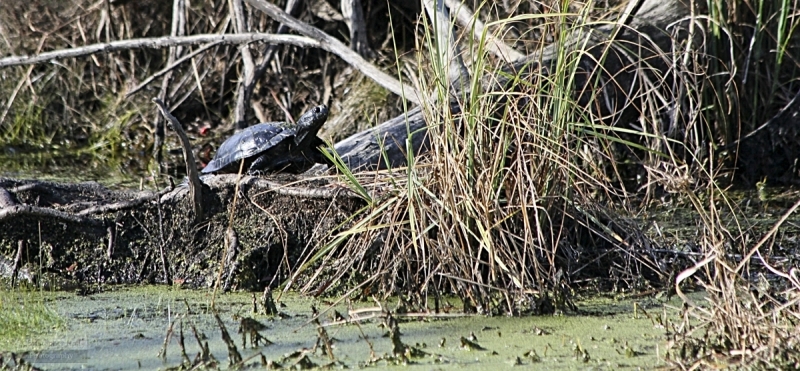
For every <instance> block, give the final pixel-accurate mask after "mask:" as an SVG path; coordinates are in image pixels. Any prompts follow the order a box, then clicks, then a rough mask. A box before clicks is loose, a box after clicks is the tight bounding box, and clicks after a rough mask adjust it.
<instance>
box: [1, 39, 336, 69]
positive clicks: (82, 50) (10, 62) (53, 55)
mask: <svg viewBox="0 0 800 371" xmlns="http://www.w3.org/2000/svg"><path fill="white" fill-rule="evenodd" d="M253 42H265V43H272V44H290V45H295V46H300V47H315V48H323V49H325V50H328V49H326V48H325V46H324V45H323V44H322V43H321V42H319V41H316V40H313V39H310V38H308V37H303V36H297V35H273V34H265V33H246V34H236V35H231V34H222V35H216V34H201V35H193V36H182V37H172V36H166V37H149V38H142V39H131V40H120V41H112V42H110V43H100V44H91V45H86V46H81V47H77V48H70V49H61V50H54V51H51V52H45V53H41V54H37V55H33V56H28V55H21V56H12V57H6V58H2V59H0V68H3V67H11V66H22V65H27V64H36V63H44V62H48V61H51V60H54V59H61V58H74V57H84V56H87V55H92V54H97V53H109V52H114V51H119V50H128V49H142V48H147V49H163V48H167V47H171V46H176V45H197V44H206V43H219V44H247V43H253ZM348 50H349V49H348ZM328 51H330V52H332V53H334V54H336V53H335V51H332V50H328Z"/></svg>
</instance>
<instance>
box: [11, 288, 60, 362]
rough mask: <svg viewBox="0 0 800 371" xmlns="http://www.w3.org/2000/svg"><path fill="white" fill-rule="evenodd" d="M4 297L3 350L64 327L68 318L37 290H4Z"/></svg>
mask: <svg viewBox="0 0 800 371" xmlns="http://www.w3.org/2000/svg"><path fill="white" fill-rule="evenodd" d="M2 293H3V295H1V296H0V297H1V298H0V348H3V349H11V348H12V345H15V344H16V343H19V339H25V338H28V337H30V336H32V335H34V334H41V333H46V332H48V331H52V330H53V329H55V328H58V327H60V326H63V324H64V319H63V318H61V316H59V315H58V313H56V312H55V311H54V310H53V309H52V308H51V306H50V305H48V304H47V303H45V302H44V300H43V298H42V296H41V295H38V294H37V292H35V291H29V292H26V291H24V290H22V291H20V290H6V289H3V291H2Z"/></svg>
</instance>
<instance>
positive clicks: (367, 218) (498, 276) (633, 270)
mask: <svg viewBox="0 0 800 371" xmlns="http://www.w3.org/2000/svg"><path fill="white" fill-rule="evenodd" d="M588 15H589V12H588V9H582V11H580V12H578V13H566V12H555V13H549V14H543V15H528V16H520V17H517V18H514V19H513V20H508V21H505V22H510V21H526V20H531V19H533V18H536V19H537V20H542V21H543V22H545V23H546V26H547V27H548V28H550V29H553V30H556V31H557V32H558V34H557V35H555V36H554V37H553V39H554V40H557V41H556V43H557V44H556V45H554V46H552V47H551V49H549V50H550V51H552V52H553V53H552V54H548V62H547V65H546V66H544V68H541V69H539V67H542V66H539V65H538V64H539V63H542V60H539V61H537V60H531V61H530V63H529V64H528V65H527V66H523V67H522V68H519V69H517V70H514V69H508V68H503V67H500V66H498V65H497V64H496V63H494V58H493V57H492V56H490V55H488V53H487V51H486V48H484V45H485V40H486V35H483V37H482V38H481V39H479V41H478V42H476V43H468V42H467V41H466V40H470V39H469V38H465V40H464V41H463V43H468V44H469V47H468V48H466V51H465V52H464V55H463V58H464V59H465V60H466V61H467V64H468V65H469V69H470V72H471V76H472V77H471V80H470V81H468V82H467V85H468V86H469V88H468V89H467V91H468V92H469V94H467V93H466V92H465V91H462V92H461V95H460V97H459V98H460V100H459V106H460V108H461V109H460V111H456V112H457V113H453V112H454V111H453V110H452V107H451V104H450V99H449V94H450V90H449V85H448V83H447V79H448V73H447V72H448V71H447V68H448V63H449V60H447V58H445V57H444V55H443V54H442V53H440V52H438V51H437V48H433V47H427V46H428V45H432V44H433V43H434V41H433V40H435V39H436V38H435V37H434V35H431V34H430V33H423V34H422V36H421V37H420V46H419V47H418V50H426V51H425V52H420V53H419V55H418V65H420V66H424V67H422V68H425V70H424V71H420V73H419V74H418V75H419V76H421V77H420V79H419V81H418V82H417V83H416V84H415V85H417V86H420V87H421V88H422V90H423V91H428V92H432V93H433V96H434V97H436V99H435V100H434V102H433V103H431V104H428V105H425V106H423V113H424V115H425V118H426V120H427V122H428V123H430V124H429V127H428V133H427V135H428V136H429V138H430V148H429V151H428V154H426V155H425V156H422V157H418V158H415V157H414V156H413V153H412V152H411V151H409V153H408V163H409V166H407V167H405V168H402V169H390V170H387V171H381V172H375V173H369V174H365V173H361V174H357V175H355V176H354V175H352V174H350V173H349V172H347V171H346V169H342V170H343V171H344V174H345V177H346V181H347V183H348V184H351V185H355V183H354V181H353V180H354V179H357V180H358V181H359V183H358V185H357V186H354V187H353V188H354V190H355V191H356V192H357V193H359V194H363V193H365V192H367V193H369V192H373V193H370V194H377V193H382V194H383V197H380V198H374V197H373V198H370V199H371V200H375V201H374V202H375V203H374V205H373V206H372V207H370V208H367V209H365V210H364V211H363V213H362V214H361V215H360V216H359V217H358V219H357V220H356V222H355V225H354V227H352V228H350V229H349V230H346V231H344V232H341V233H340V234H339V235H337V236H334V238H333V239H332V241H331V243H329V244H328V245H327V246H325V248H324V249H322V250H320V252H319V253H318V254H317V255H316V256H314V258H313V259H311V261H314V262H316V263H321V264H318V265H317V267H319V268H318V269H317V270H316V272H315V273H314V274H312V275H311V277H312V279H311V280H310V281H309V282H307V284H306V286H305V287H304V289H306V290H309V289H311V288H312V287H318V286H319V284H320V283H319V282H316V281H318V279H320V278H323V277H324V282H325V285H328V284H331V283H336V282H338V283H339V284H341V285H344V286H346V285H347V282H350V281H348V280H347V279H346V278H347V277H352V273H354V272H369V273H367V274H366V275H365V276H364V277H363V278H364V280H361V281H360V282H359V285H360V286H359V287H368V288H369V290H366V289H365V290H364V291H362V292H369V293H375V292H377V293H381V294H384V295H386V294H403V295H405V296H407V297H408V298H410V300H411V301H412V302H413V303H414V304H416V305H419V306H420V307H424V308H429V309H432V308H433V307H435V305H436V303H437V299H438V297H439V296H440V295H442V294H457V295H459V296H460V297H461V298H462V299H463V301H464V305H465V309H467V310H476V311H479V312H483V313H541V312H552V311H554V310H565V309H568V308H569V307H570V298H569V296H570V293H571V291H570V290H569V289H568V288H569V285H568V284H569V283H570V281H571V280H572V279H576V278H578V277H597V276H598V273H599V274H600V275H604V276H605V277H606V279H601V280H605V282H603V284H608V285H609V286H610V285H616V284H618V283H619V284H620V285H621V286H625V287H632V286H633V285H635V284H637V282H638V281H639V280H640V279H641V278H640V274H641V272H642V271H643V270H649V271H651V272H652V271H655V268H656V267H655V266H654V265H653V264H651V265H650V266H646V265H647V264H649V263H648V262H647V261H645V260H644V259H642V258H640V255H642V254H645V253H646V251H645V249H641V250H640V251H637V248H640V247H641V246H638V245H637V244H636V242H637V240H636V239H637V238H638V237H637V235H636V234H635V233H633V232H635V230H636V228H634V227H633V226H630V225H626V224H625V223H622V222H617V221H613V211H612V210H611V209H609V208H605V207H602V206H601V204H600V203H599V202H598V201H600V200H610V199H613V200H619V199H620V198H624V196H625V195H626V192H625V191H624V190H623V191H620V184H622V183H623V181H624V180H622V179H620V177H614V176H613V175H612V176H609V175H608V171H607V170H608V168H609V167H610V168H613V167H615V166H617V165H616V162H615V156H616V153H615V152H614V150H613V148H614V147H615V146H617V145H624V146H631V147H637V146H638V147H639V148H641V149H642V150H643V151H644V152H645V153H649V152H652V151H653V150H651V149H649V148H646V147H643V146H642V145H640V144H637V142H634V141H632V140H631V139H626V135H627V137H628V138H630V137H637V138H638V137H646V136H647V135H648V134H647V133H641V132H635V133H632V132H631V131H630V130H629V129H623V128H617V127H614V126H612V125H609V124H605V125H604V124H603V122H604V117H601V115H600V111H599V110H594V109H591V107H590V108H589V109H587V108H585V104H583V102H581V101H580V100H579V96H576V91H580V90H582V89H583V90H585V91H590V92H591V91H598V90H602V89H603V88H602V86H601V83H602V81H601V80H600V79H597V80H595V81H588V80H587V79H586V78H585V77H583V80H581V76H585V75H587V74H588V73H589V72H591V71H587V70H586V63H587V61H596V60H598V59H599V58H601V57H600V56H598V55H597V54H596V53H597V52H598V50H602V49H606V50H607V49H608V48H603V47H602V45H601V47H600V48H595V49H594V51H592V53H595V54H591V53H590V52H589V51H587V42H588V40H589V36H590V29H589V28H588V27H586V25H587V24H590V23H591V21H590V20H589V16H588ZM502 23H503V22H498V23H495V24H491V25H490V26H492V27H494V26H496V29H502V26H503V24H502ZM420 29H422V30H430V29H432V27H428V26H421V27H420ZM496 36H497V35H496ZM576 40H578V41H577V42H576ZM543 58H544V57H543ZM596 65H597V64H595V66H596ZM531 71H538V72H535V73H531ZM542 71H546V72H542ZM484 76H494V77H495V78H497V79H498V81H487V80H486V78H485V77H484ZM500 80H502V81H500ZM605 82H606V83H607V82H608V80H606V81H605ZM490 85H496V86H500V88H499V89H485V87H487V86H490ZM626 130H627V133H626ZM628 134H630V135H628ZM650 135H651V136H652V134H650ZM662 157H664V156H663V155H662ZM310 266H311V265H310V264H307V265H305V267H306V268H308V267H310ZM615 269H616V271H617V273H616V274H612V276H615V277H612V278H611V279H608V277H609V273H610V272H612V271H613V270H615ZM653 275H654V274H651V276H653ZM655 275H657V274H655ZM611 281H614V282H611ZM616 281H624V282H625V283H620V282H616Z"/></svg>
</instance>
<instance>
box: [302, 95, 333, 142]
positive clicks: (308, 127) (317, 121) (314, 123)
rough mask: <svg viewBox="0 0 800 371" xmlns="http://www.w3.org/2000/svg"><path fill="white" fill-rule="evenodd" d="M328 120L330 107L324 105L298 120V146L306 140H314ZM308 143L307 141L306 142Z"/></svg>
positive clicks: (311, 110) (309, 111)
mask: <svg viewBox="0 0 800 371" xmlns="http://www.w3.org/2000/svg"><path fill="white" fill-rule="evenodd" d="M327 119H328V106H326V105H324V104H322V105H319V106H316V107H314V108H312V109H310V110H308V112H306V113H304V114H303V116H300V118H299V119H298V120H297V133H296V134H295V137H294V142H295V144H296V145H298V146H299V145H300V144H301V143H303V142H304V140H305V139H306V138H313V137H316V136H317V133H318V132H319V129H320V128H322V125H323V124H324V123H325V121H326V120H327ZM306 142H307V141H306Z"/></svg>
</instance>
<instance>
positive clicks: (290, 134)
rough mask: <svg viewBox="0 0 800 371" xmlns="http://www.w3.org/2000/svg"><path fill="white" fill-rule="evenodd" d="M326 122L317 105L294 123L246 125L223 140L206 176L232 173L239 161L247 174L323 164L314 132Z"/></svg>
mask: <svg viewBox="0 0 800 371" xmlns="http://www.w3.org/2000/svg"><path fill="white" fill-rule="evenodd" d="M327 119H328V107H327V106H325V105H319V106H316V107H314V108H312V109H310V110H309V111H308V112H306V113H304V114H303V115H302V116H300V118H299V119H298V120H297V123H296V124H291V123H288V122H265V123H261V124H257V125H253V126H250V127H248V128H246V129H244V130H242V131H240V132H238V133H236V134H234V135H232V136H231V137H230V138H228V139H226V140H225V142H223V143H222V145H220V146H219V148H218V149H217V153H216V154H215V155H214V158H213V159H212V160H211V162H209V163H208V165H206V167H205V168H203V170H202V172H203V173H205V174H207V173H236V172H238V171H239V166H240V164H239V163H240V161H242V160H244V161H245V163H244V169H246V171H247V173H248V174H251V175H255V174H260V173H264V172H289V173H295V174H299V173H302V172H305V171H306V170H308V169H309V168H311V167H312V166H314V164H315V163H322V162H326V160H325V158H324V156H323V155H322V153H320V150H319V149H318V147H319V146H321V145H322V144H324V143H323V141H322V139H320V138H319V137H317V132H319V129H320V128H321V127H322V124H324V123H325V121H326V120H327Z"/></svg>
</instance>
